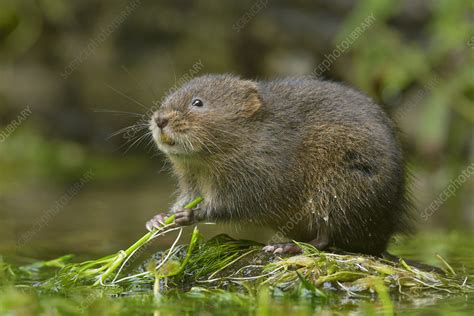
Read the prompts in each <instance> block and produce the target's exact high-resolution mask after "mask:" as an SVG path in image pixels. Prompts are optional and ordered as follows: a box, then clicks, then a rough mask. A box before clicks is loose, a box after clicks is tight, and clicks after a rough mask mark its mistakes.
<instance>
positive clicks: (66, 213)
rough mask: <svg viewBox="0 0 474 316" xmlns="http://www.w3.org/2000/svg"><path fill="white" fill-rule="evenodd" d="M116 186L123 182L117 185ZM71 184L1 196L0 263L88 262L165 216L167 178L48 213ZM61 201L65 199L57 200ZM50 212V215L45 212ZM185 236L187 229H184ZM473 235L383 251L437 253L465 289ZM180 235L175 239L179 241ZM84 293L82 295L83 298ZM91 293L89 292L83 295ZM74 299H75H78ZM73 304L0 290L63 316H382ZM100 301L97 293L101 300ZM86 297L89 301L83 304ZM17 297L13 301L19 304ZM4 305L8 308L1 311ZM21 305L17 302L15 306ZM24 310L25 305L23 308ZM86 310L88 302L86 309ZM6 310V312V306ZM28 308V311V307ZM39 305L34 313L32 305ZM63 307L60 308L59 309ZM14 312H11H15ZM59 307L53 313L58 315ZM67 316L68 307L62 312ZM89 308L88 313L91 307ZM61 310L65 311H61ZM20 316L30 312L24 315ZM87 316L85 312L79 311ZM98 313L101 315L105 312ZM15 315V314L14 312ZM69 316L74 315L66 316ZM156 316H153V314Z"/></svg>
mask: <svg viewBox="0 0 474 316" xmlns="http://www.w3.org/2000/svg"><path fill="white" fill-rule="evenodd" d="M120 183H123V182H120ZM157 183H159V185H157ZM70 186H71V184H68V185H64V186H53V185H51V186H45V185H44V184H41V185H40V186H39V185H38V184H37V183H34V181H31V182H30V183H28V184H27V185H24V186H16V187H15V186H13V187H12V188H10V190H9V191H8V192H6V194H4V195H3V196H2V204H1V205H2V206H1V209H0V253H1V254H2V256H3V257H4V260H5V261H7V262H10V263H14V264H25V263H28V262H32V260H34V259H52V258H55V257H58V256H60V255H64V254H67V253H74V254H76V255H77V257H78V258H77V260H82V259H93V258H97V257H100V256H103V255H107V254H110V253H114V252H116V251H117V250H118V249H123V248H126V247H128V246H129V245H130V244H131V243H132V242H133V241H135V240H136V239H137V238H138V237H140V236H142V235H143V233H144V223H145V221H146V220H147V219H149V218H150V217H151V216H153V215H154V213H155V212H156V211H158V210H165V209H166V208H167V206H168V205H169V203H171V200H172V193H173V187H174V183H172V182H171V181H170V180H168V178H164V179H160V181H157V180H156V179H154V178H153V177H151V178H146V179H144V180H136V179H135V180H133V181H132V182H131V183H130V182H127V185H126V186H124V185H119V184H111V183H103V184H101V183H100V182H99V183H91V184H87V185H85V186H84V187H83V188H82V189H81V190H80V191H79V192H78V193H77V194H76V195H74V196H73V197H72V198H70V199H69V200H68V201H67V203H64V205H63V206H62V207H60V208H59V209H54V206H55V205H57V202H58V200H61V197H63V196H64V194H65V192H67V190H68V188H69V187H70ZM63 201H65V200H64V199H63ZM51 210H53V211H51ZM200 229H201V231H202V232H203V234H204V236H205V237H206V238H210V237H212V236H214V235H215V234H218V233H221V232H226V233H228V234H230V235H231V236H233V237H235V238H245V239H253V240H257V241H262V242H264V241H265V240H266V239H268V238H269V237H270V236H271V232H270V231H264V230H262V229H256V228H252V227H245V229H244V228H235V227H229V226H216V225H214V226H212V225H202V226H200ZM187 233H188V236H189V231H187ZM473 237H474V232H473V231H462V230H459V229H455V230H451V231H446V230H433V229H432V230H426V229H425V230H421V231H420V232H419V233H417V234H416V235H414V236H412V237H409V238H398V239H396V240H395V241H394V242H393V243H392V245H391V247H390V251H391V252H392V253H393V254H396V255H399V256H404V257H407V258H410V259H415V260H419V261H422V262H425V263H429V264H434V265H438V266H440V265H441V262H440V260H439V259H438V258H437V257H436V255H437V254H438V255H440V256H441V257H442V258H444V259H445V260H446V261H447V262H449V264H450V265H451V266H452V267H453V269H455V271H456V272H457V273H459V274H460V275H464V276H467V277H468V279H467V281H466V282H470V283H472V281H471V280H472V277H473V276H474V253H473V251H472V240H473ZM187 238H188V237H187V236H185V237H184V238H183V243H184V242H187V240H188V239H187ZM172 240H173V236H165V237H164V238H162V239H160V240H159V242H157V243H155V244H154V246H153V247H151V248H153V251H156V250H159V249H163V248H166V247H169V245H170V244H171V242H172ZM86 293H87V292H86ZM91 293H92V292H91ZM81 295H82V296H81ZM81 295H76V296H74V297H75V298H74V297H73V298H71V297H68V298H62V297H61V295H59V297H61V298H59V297H58V298H56V299H58V300H59V301H60V303H58V302H59V301H55V298H54V297H53V298H52V297H50V296H48V297H41V298H37V297H35V296H34V298H31V297H29V296H27V297H26V298H25V297H22V296H21V293H16V292H14V291H13V292H12V291H9V292H4V293H3V298H0V306H2V307H1V308H0V313H1V312H3V311H7V310H9V309H8V308H13V309H14V308H15V306H16V305H15V302H16V301H17V300H20V301H21V299H23V300H26V301H25V303H24V304H26V305H28V306H31V308H36V307H37V308H40V309H41V308H43V310H44V308H45V306H49V308H51V310H56V311H58V310H59V311H60V312H59V313H60V314H62V313H63V312H64V311H63V309H60V308H59V307H58V304H59V305H61V306H63V305H64V306H68V304H70V305H71V306H75V308H76V310H77V306H81V304H83V305H84V304H85V302H87V301H88V299H89V298H90V297H91V295H92V297H93V298H94V300H93V304H92V305H91V306H93V308H96V310H95V311H97V312H98V313H106V314H107V313H109V314H113V315H115V314H130V313H133V314H143V315H151V314H152V313H155V314H157V311H159V312H161V313H162V314H161V315H169V314H176V315H180V314H182V313H184V312H185V311H187V312H190V313H196V314H201V313H204V314H205V313H214V314H222V315H231V314H237V313H245V314H257V315H266V314H273V315H286V314H296V315H312V314H320V313H323V314H324V313H326V314H328V315H329V314H338V313H342V314H354V315H359V314H371V313H376V314H379V313H382V312H383V310H382V307H381V305H380V303H379V302H378V301H377V300H376V299H375V297H373V298H371V299H358V298H352V299H349V300H348V299H346V298H345V299H344V300H343V301H341V300H340V299H337V298H336V299H332V300H329V301H327V300H326V301H322V300H318V299H314V298H306V299H302V298H291V297H285V295H282V296H281V297H274V298H272V299H271V301H268V298H265V297H261V296H260V297H257V298H255V297H248V296H242V297H239V296H236V295H230V294H229V293H226V292H222V293H220V294H215V293H214V294H212V295H211V294H209V293H205V292H199V291H193V292H191V293H187V294H183V293H175V294H173V295H169V296H167V297H166V298H163V299H162V301H161V302H159V303H157V301H156V300H154V299H153V297H151V296H150V292H148V293H145V294H144V293H134V295H132V296H126V297H121V298H110V297H102V296H100V299H97V298H96V297H95V296H94V295H93V294H90V293H89V294H81ZM101 295H102V294H101ZM88 297H89V298H88ZM20 298H21V299H20ZM473 302H474V296H472V295H468V296H464V295H449V293H446V295H430V296H428V297H424V298H417V299H412V298H410V297H409V296H407V297H395V296H394V297H393V303H394V307H395V310H396V311H397V313H399V314H403V315H405V314H407V315H411V314H413V315H415V314H416V315H420V314H425V315H449V314H452V315H458V314H466V315H469V314H471V312H472V311H473V310H474V303H473ZM9 304H10V305H9ZM22 304H23V303H22ZM26 305H25V306H26ZM86 305H87V306H88V308H89V304H86ZM12 306H13V307H12ZM34 306H36V307H34ZM38 306H39V307H38ZM64 306H63V307H64ZM16 308H18V306H16ZM58 308H59V309H58ZM70 308H71V309H73V310H74V308H73V307H70ZM91 308H92V307H91ZM66 309H67V308H66ZM25 310H26V311H25V313H24V314H25V315H29V313H30V314H36V311H34V310H28V309H25ZM87 311H88V312H89V313H90V312H91V310H90V309H87ZM105 311H106V312H105ZM19 314H21V313H19ZM71 314H74V313H73V312H71ZM158 315H159V313H158Z"/></svg>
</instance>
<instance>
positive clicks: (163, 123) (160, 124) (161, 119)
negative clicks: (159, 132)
mask: <svg viewBox="0 0 474 316" xmlns="http://www.w3.org/2000/svg"><path fill="white" fill-rule="evenodd" d="M155 122H156V125H158V127H159V128H160V129H163V128H164V127H165V126H166V125H167V124H168V118H166V117H163V116H160V115H158V116H157V117H155Z"/></svg>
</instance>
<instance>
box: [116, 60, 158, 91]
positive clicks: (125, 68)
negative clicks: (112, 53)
mask: <svg viewBox="0 0 474 316" xmlns="http://www.w3.org/2000/svg"><path fill="white" fill-rule="evenodd" d="M122 70H123V71H125V73H126V74H127V75H128V76H129V77H130V78H132V80H133V81H135V84H136V85H137V87H138V88H140V89H142V90H145V89H144V88H143V86H142V85H143V83H142V82H140V81H139V80H138V79H137V78H136V77H135V76H134V75H132V73H131V72H130V71H129V70H128V69H127V67H125V66H123V65H122ZM146 86H147V88H148V89H149V90H150V91H151V94H152V95H153V97H154V98H155V99H158V95H157V94H156V92H155V90H153V88H152V86H151V85H148V84H147V85H146Z"/></svg>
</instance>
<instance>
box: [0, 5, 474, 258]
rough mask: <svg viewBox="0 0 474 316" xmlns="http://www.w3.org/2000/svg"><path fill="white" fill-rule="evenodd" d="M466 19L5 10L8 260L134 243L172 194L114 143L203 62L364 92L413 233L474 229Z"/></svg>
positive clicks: (1, 237)
mask: <svg viewBox="0 0 474 316" xmlns="http://www.w3.org/2000/svg"><path fill="white" fill-rule="evenodd" d="M369 16H373V17H374V18H375V19H374V21H373V23H372V24H371V25H370V26H368V27H367V28H365V29H364V31H363V32H362V33H361V34H360V36H359V37H358V38H357V39H356V40H355V41H353V42H352V43H351V45H349V47H348V48H347V49H344V51H343V52H341V54H340V56H339V57H338V58H336V59H335V60H334V61H333V62H331V64H330V66H329V67H327V69H325V70H324V71H323V72H317V69H318V67H320V65H321V64H322V63H323V62H324V60H325V59H327V58H328V57H327V56H328V55H329V54H331V53H332V52H333V51H334V50H335V49H336V48H337V46H338V45H340V44H341V43H342V42H343V41H344V40H345V39H346V38H347V37H348V36H349V35H350V34H351V32H353V31H354V30H355V29H356V28H357V27H361V25H362V23H363V22H364V19H366V18H367V17H369ZM473 19H474V14H473V2H472V1H462V0H458V1H449V0H444V1H443V0H433V1H428V0H426V1H425V0H417V1H409V0H405V1H395V0H378V1H376V0H372V1H368V0H363V1H349V0H337V1H331V0H316V1H303V0H299V1H289V0H287V1H284V0H281V1H265V0H262V1H254V0H250V1H218V0H215V1H211V0H202V1H185V0H179V1H171V0H170V1H145V0H142V1H139V0H136V1H112V0H107V1H92V0H82V1H60V0H37V1H33V0H31V1H28V0H20V1H19V0H6V1H5V0H2V1H1V2H0V47H1V48H0V133H2V134H0V136H1V137H0V252H4V253H13V252H15V253H18V254H22V255H36V256H37V255H38V253H42V254H43V255H44V254H45V253H47V254H48V256H54V255H56V254H63V253H65V252H78V253H88V254H91V253H101V254H103V253H110V251H114V250H116V249H118V248H120V247H124V246H126V245H128V244H129V243H130V242H131V241H132V240H135V239H136V237H138V236H140V235H141V234H142V233H143V229H144V223H145V221H146V220H147V219H149V217H151V216H152V215H154V213H155V212H156V211H158V210H166V207H167V206H168V205H169V203H171V201H172V199H173V192H174V190H175V183H174V180H173V179H172V178H171V176H170V173H169V172H168V171H167V169H166V166H165V163H164V159H163V158H164V157H163V156H162V155H161V154H160V153H158V152H157V150H156V149H155V148H154V147H153V144H150V143H148V139H142V141H141V142H137V143H135V144H134V142H135V140H137V139H138V138H137V137H139V136H140V135H141V134H137V135H134V137H133V138H130V137H128V136H127V135H130V134H125V135H117V136H115V137H111V138H110V136H111V135H112V134H113V133H114V132H115V131H117V130H120V129H121V128H124V127H126V126H130V125H132V124H135V123H137V121H139V120H140V117H139V116H137V114H140V113H146V111H147V109H148V108H150V107H152V106H153V102H155V103H159V100H160V99H161V98H162V97H163V95H164V94H165V93H166V91H168V90H169V89H170V88H171V87H173V86H174V85H175V84H177V83H179V82H180V80H181V82H182V80H183V78H184V79H185V78H186V76H189V74H190V70H191V69H192V67H193V65H196V63H201V64H202V67H201V69H200V71H199V74H204V73H235V74H238V75H241V76H243V77H246V78H254V79H271V78H275V77H278V76H286V75H303V74H314V73H316V72H317V73H318V74H320V75H321V76H322V77H324V78H326V79H328V80H335V81H343V82H346V83H347V84H349V85H352V86H355V87H357V88H358V89H360V90H362V91H364V92H365V93H367V94H368V95H370V96H371V97H373V98H374V99H375V100H377V102H378V103H380V104H381V105H382V106H383V107H384V108H385V109H386V110H387V112H389V113H390V114H391V115H392V117H393V118H394V120H395V121H396V122H397V123H398V125H399V128H400V131H401V135H402V139H403V142H404V145H405V147H406V154H407V158H408V161H409V166H410V170H411V173H412V175H413V180H412V183H411V188H412V189H411V190H412V195H413V196H414V198H415V204H416V207H417V210H418V213H417V214H418V215H417V217H418V218H419V224H418V226H419V229H420V230H436V231H445V232H450V233H453V232H454V233H456V234H457V233H462V232H463V231H467V230H469V231H472V229H473V227H474V212H473V191H474V190H473V189H474V185H473V178H474V177H471V175H472V173H473V171H474V165H473V161H474V160H473V154H474V146H473V145H474V143H473V129H472V127H473V121H474V106H473V99H474V73H473V71H474V70H473V69H474V68H473V66H474V55H473V53H474V31H473ZM325 56H326V57H325ZM22 111H23V112H22ZM122 112H131V113H135V114H128V113H122ZM132 145H133V146H132ZM470 166H471V168H470V169H468V167H470ZM89 170H91V171H92V174H93V176H92V178H91V180H90V181H86V183H83V185H81V186H80V189H79V190H77V191H78V192H76V193H71V192H70V188H71V187H74V186H75V185H76V186H77V183H78V182H80V181H81V178H84V174H86V173H87V171H89ZM463 172H464V177H463V178H462V179H460V176H461V175H463ZM461 180H462V181H461ZM456 181H457V182H456ZM453 183H456V186H455V190H454V191H453V193H452V194H449V196H448V198H447V199H446V201H445V202H443V203H440V206H439V207H436V208H435V209H429V210H428V212H429V214H430V215H431V213H432V215H431V216H428V218H427V219H426V220H425V219H424V218H423V217H422V216H421V215H422V214H426V209H427V208H428V207H430V205H433V202H434V201H437V200H439V199H440V194H442V193H443V192H445V190H446V188H447V187H448V186H449V185H450V184H451V185H453ZM443 199H444V198H443ZM58 201H62V202H60V203H59V206H57V205H58ZM63 202H64V203H63ZM423 212H425V213H423ZM207 229H208V230H209V234H210V235H211V234H214V233H215V232H216V231H218V230H222V231H227V232H229V233H230V234H231V235H233V236H245V237H246V238H254V239H264V236H267V235H264V234H262V233H261V232H260V231H255V230H252V229H246V230H244V229H239V228H238V227H237V228H235V227H211V228H207ZM26 233H29V235H25V234H26ZM19 241H23V242H19Z"/></svg>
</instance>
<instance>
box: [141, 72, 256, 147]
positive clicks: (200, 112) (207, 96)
mask: <svg viewBox="0 0 474 316" xmlns="http://www.w3.org/2000/svg"><path fill="white" fill-rule="evenodd" d="M260 101H261V99H260V96H259V92H258V89H257V85H256V83H255V82H253V81H249V80H241V79H239V78H237V77H233V76H229V75H206V76H202V77H198V78H195V79H192V80H190V81H189V82H188V83H186V84H185V85H184V86H182V87H181V88H179V89H178V90H176V91H175V92H173V93H171V94H170V95H168V96H167V97H166V98H165V100H164V101H163V103H162V105H161V107H160V109H159V110H158V111H156V112H155V113H154V114H153V116H152V118H151V121H150V129H151V131H152V133H153V138H154V139H155V141H156V143H157V145H158V148H159V149H160V150H161V151H163V152H164V153H166V154H168V155H191V154H195V153H208V154H212V153H216V152H223V151H224V150H226V149H228V148H229V147H232V146H233V145H235V143H236V142H235V141H236V140H237V139H238V138H239V136H242V135H246V132H249V131H247V130H248V129H250V127H251V124H249V122H251V121H252V120H253V119H254V118H255V117H256V116H257V114H258V112H259V109H260V107H261V102H260Z"/></svg>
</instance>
